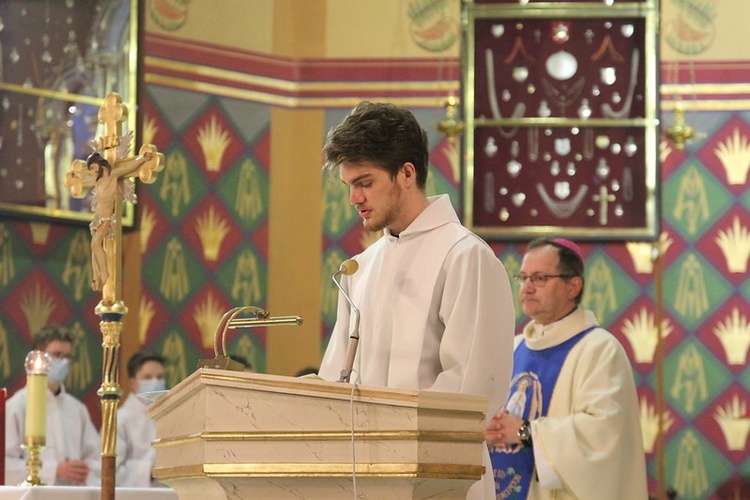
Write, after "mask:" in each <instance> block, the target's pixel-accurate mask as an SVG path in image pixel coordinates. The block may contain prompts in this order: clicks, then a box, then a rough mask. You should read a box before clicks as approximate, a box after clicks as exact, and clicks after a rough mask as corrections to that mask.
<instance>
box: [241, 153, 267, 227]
mask: <svg viewBox="0 0 750 500" xmlns="http://www.w3.org/2000/svg"><path fill="white" fill-rule="evenodd" d="M259 176H260V174H259V173H258V167H256V166H255V164H253V162H251V161H250V160H245V161H244V162H242V166H241V167H240V178H239V181H238V182H237V201H236V202H235V207H234V208H235V210H237V213H238V214H239V215H240V217H242V218H244V219H247V220H255V219H257V218H258V217H260V214H262V213H263V197H262V196H261V192H260V185H261V184H260V179H259Z"/></svg>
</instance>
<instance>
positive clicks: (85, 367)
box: [65, 321, 94, 392]
mask: <svg viewBox="0 0 750 500" xmlns="http://www.w3.org/2000/svg"><path fill="white" fill-rule="evenodd" d="M70 333H71V334H72V335H73V338H74V339H75V340H74V342H73V362H72V363H71V364H70V373H69V374H68V378H67V379H65V385H66V387H68V388H70V389H73V390H74V391H76V392H82V391H84V390H86V388H87V387H88V386H89V385H90V384H91V382H92V380H93V377H94V369H93V367H92V366H91V358H90V356H89V350H88V345H87V344H86V337H87V335H88V334H87V333H86V330H84V328H83V326H82V325H81V323H79V322H78V321H76V322H75V323H73V325H72V326H71V327H70Z"/></svg>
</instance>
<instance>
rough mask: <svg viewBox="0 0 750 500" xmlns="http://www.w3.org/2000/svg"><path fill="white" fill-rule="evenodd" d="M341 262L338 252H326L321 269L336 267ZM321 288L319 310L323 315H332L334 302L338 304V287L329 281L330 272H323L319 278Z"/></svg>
mask: <svg viewBox="0 0 750 500" xmlns="http://www.w3.org/2000/svg"><path fill="white" fill-rule="evenodd" d="M340 264H341V259H340V257H339V255H338V254H336V253H334V252H332V253H330V254H328V257H327V258H326V260H325V262H324V263H323V269H334V270H335V269H338V268H339V265H340ZM321 281H322V282H321V284H320V286H321V290H322V291H323V293H322V297H321V301H322V302H321V306H320V308H321V312H322V313H323V316H324V317H332V316H334V315H335V314H336V304H338V296H339V289H338V288H336V285H335V284H333V283H331V274H329V273H325V272H324V273H323V275H322V280H321Z"/></svg>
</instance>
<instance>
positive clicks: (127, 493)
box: [0, 486, 177, 500]
mask: <svg viewBox="0 0 750 500" xmlns="http://www.w3.org/2000/svg"><path fill="white" fill-rule="evenodd" d="M100 498H101V489H100V488H97V487H95V486H80V487H79V486H34V487H33V488H21V487H19V486H0V500H47V499H50V500H99V499H100ZM115 498H117V500H177V493H175V491H174V490H173V489H171V488H115Z"/></svg>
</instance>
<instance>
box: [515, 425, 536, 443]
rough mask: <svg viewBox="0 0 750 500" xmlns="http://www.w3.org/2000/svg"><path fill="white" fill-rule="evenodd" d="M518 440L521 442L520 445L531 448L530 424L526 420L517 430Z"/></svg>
mask: <svg viewBox="0 0 750 500" xmlns="http://www.w3.org/2000/svg"><path fill="white" fill-rule="evenodd" d="M518 439H520V440H521V444H522V445H524V446H528V447H529V448H531V447H532V446H534V443H532V441H531V424H529V421H528V420H524V421H523V423H522V424H521V427H520V428H519V429H518Z"/></svg>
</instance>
